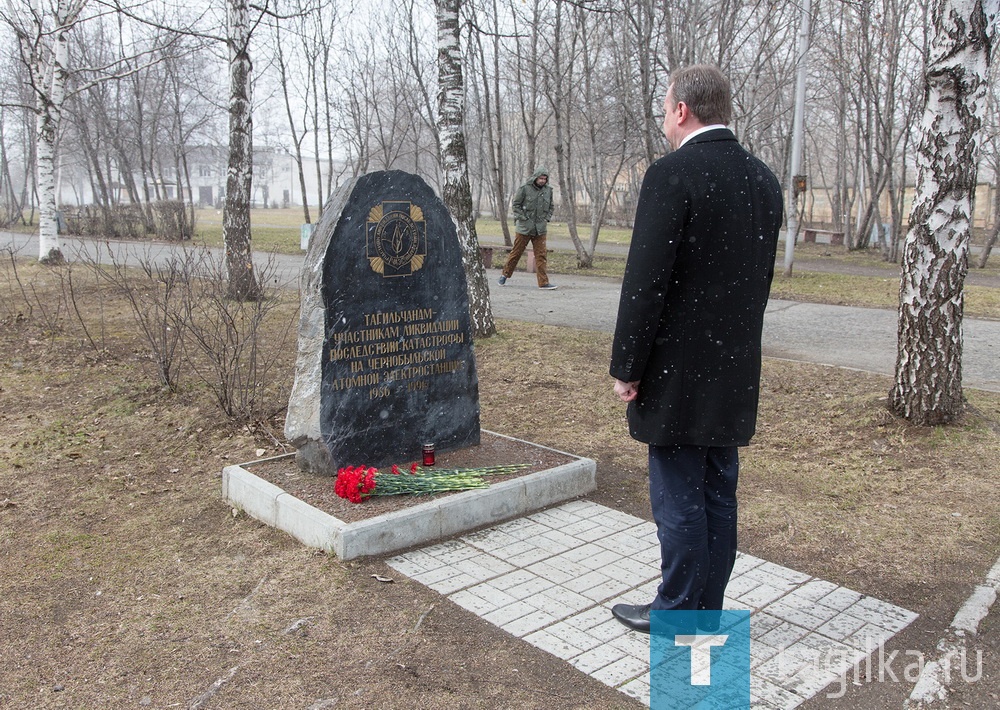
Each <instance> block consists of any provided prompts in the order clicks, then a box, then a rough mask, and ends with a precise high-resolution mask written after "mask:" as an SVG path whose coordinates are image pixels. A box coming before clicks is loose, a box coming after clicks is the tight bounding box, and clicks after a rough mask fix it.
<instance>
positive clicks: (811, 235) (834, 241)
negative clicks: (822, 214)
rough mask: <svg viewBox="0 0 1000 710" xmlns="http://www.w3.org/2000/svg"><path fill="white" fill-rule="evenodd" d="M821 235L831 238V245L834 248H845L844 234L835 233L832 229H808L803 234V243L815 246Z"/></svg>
mask: <svg viewBox="0 0 1000 710" xmlns="http://www.w3.org/2000/svg"><path fill="white" fill-rule="evenodd" d="M820 234H823V235H825V236H828V237H830V244H831V245H832V246H835V247H836V246H843V244H844V233H843V232H835V231H833V230H831V229H806V230H803V233H802V241H804V242H806V243H807V244H815V243H816V237H817V236H818V235H820Z"/></svg>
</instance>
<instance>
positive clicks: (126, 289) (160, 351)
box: [86, 247, 197, 389]
mask: <svg viewBox="0 0 1000 710" xmlns="http://www.w3.org/2000/svg"><path fill="white" fill-rule="evenodd" d="M107 254H108V256H109V263H108V264H106V265H105V264H102V263H101V262H100V261H99V259H96V258H95V259H88V260H87V262H86V263H88V264H89V265H90V266H91V267H92V268H93V269H94V273H96V274H97V275H98V276H99V277H100V278H102V279H103V280H105V281H106V282H107V283H109V284H111V285H112V286H113V287H114V289H115V290H116V291H117V292H118V293H119V294H121V295H122V296H123V297H124V298H125V300H126V301H127V302H128V304H129V306H130V307H131V310H132V316H133V318H134V320H135V323H136V325H137V326H138V327H139V332H140V333H141V334H142V337H143V339H144V340H145V342H146V344H147V345H148V346H149V349H150V359H151V360H152V361H153V363H154V365H155V366H156V374H157V378H158V379H159V382H160V384H161V385H163V386H164V387H167V388H169V389H175V388H176V387H177V383H178V378H179V377H180V372H181V360H182V354H183V352H182V349H181V338H182V336H183V334H184V319H185V314H186V313H187V310H188V309H187V306H186V305H185V304H186V302H187V301H188V300H189V294H190V292H191V282H192V279H193V278H194V272H195V269H196V266H197V263H196V261H197V254H196V252H194V251H192V250H189V249H185V250H183V251H167V252H165V253H163V254H162V255H160V256H159V257H158V258H156V259H154V258H153V257H152V256H151V255H150V254H149V253H147V254H145V255H144V256H141V257H138V258H134V259H133V262H134V263H135V267H134V268H129V267H128V266H127V260H126V259H125V258H122V257H119V256H117V255H116V254H115V252H114V251H113V250H112V249H111V248H110V247H109V248H108V249H107Z"/></svg>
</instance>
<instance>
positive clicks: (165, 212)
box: [152, 200, 194, 242]
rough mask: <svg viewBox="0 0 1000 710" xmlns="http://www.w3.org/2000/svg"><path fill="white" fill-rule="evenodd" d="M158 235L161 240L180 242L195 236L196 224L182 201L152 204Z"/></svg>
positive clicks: (163, 201)
mask: <svg viewBox="0 0 1000 710" xmlns="http://www.w3.org/2000/svg"><path fill="white" fill-rule="evenodd" d="M152 208H153V218H154V221H155V223H156V234H157V236H159V237H160V238H161V239H169V240H170V241H174V242H180V241H187V240H189V239H191V237H192V236H194V224H193V223H192V219H191V215H190V213H189V212H188V210H187V205H186V204H185V203H183V202H181V201H180V200H162V201H160V202H154V203H153V204H152Z"/></svg>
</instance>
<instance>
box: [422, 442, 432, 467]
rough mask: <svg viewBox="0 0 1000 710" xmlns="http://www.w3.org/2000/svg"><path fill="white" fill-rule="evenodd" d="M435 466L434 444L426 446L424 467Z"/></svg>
mask: <svg viewBox="0 0 1000 710" xmlns="http://www.w3.org/2000/svg"><path fill="white" fill-rule="evenodd" d="M433 465H434V444H424V466H433Z"/></svg>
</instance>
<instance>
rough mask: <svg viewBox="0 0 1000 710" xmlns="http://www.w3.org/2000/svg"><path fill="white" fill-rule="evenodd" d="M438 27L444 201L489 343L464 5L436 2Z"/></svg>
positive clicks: (479, 330)
mask: <svg viewBox="0 0 1000 710" xmlns="http://www.w3.org/2000/svg"><path fill="white" fill-rule="evenodd" d="M435 9H436V11H437V26H438V137H439V142H440V145H441V169H442V172H443V173H444V187H443V189H442V197H443V198H444V203H445V205H447V206H448V209H449V210H450V211H451V214H452V216H453V217H454V219H455V222H456V225H457V228H458V243H459V246H460V247H461V249H462V264H463V265H464V266H465V278H466V282H467V283H468V291H469V311H470V315H471V318H472V334H473V336H474V337H477V338H488V337H490V336H492V335H494V334H495V333H496V322H495V321H494V320H493V307H492V305H491V304H490V290H489V283H488V280H487V278H486V269H485V268H483V259H482V255H481V254H480V253H479V240H478V239H477V238H476V218H475V214H474V213H473V210H472V190H471V188H470V186H469V165H468V153H467V148H466V145H465V127H464V122H465V81H464V78H463V74H462V57H461V51H460V43H459V39H460V32H459V22H458V19H459V10H460V9H461V0H435Z"/></svg>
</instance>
